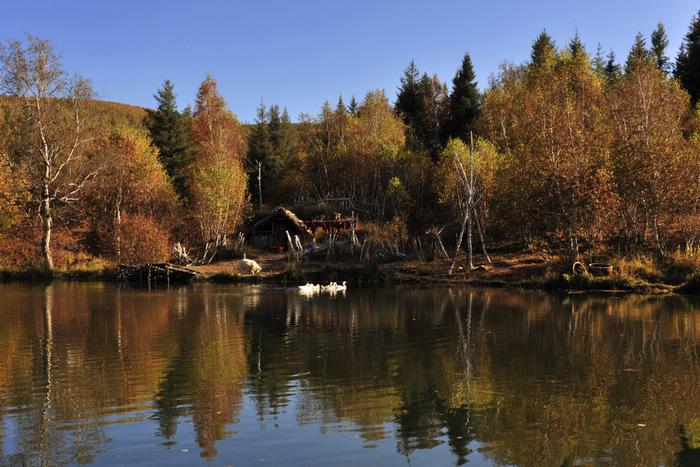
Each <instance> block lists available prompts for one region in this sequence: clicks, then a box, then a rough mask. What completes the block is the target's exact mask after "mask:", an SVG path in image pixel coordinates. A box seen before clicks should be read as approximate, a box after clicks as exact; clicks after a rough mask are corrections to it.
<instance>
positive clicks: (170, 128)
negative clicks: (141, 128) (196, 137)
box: [145, 79, 193, 196]
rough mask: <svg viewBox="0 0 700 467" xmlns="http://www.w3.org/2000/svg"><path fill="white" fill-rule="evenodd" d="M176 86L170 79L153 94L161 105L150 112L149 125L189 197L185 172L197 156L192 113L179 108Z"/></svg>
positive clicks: (165, 163)
mask: <svg viewBox="0 0 700 467" xmlns="http://www.w3.org/2000/svg"><path fill="white" fill-rule="evenodd" d="M173 88H174V86H173V84H172V83H171V82H170V80H167V79H166V80H165V82H164V83H163V88H162V89H158V92H157V93H156V94H154V95H153V97H154V98H155V100H156V102H157V103H158V107H157V109H156V110H148V111H147V115H146V119H145V125H146V128H147V129H148V132H149V134H150V136H151V139H152V140H153V144H154V146H155V147H157V148H158V150H159V152H160V161H161V163H162V164H163V167H165V170H166V171H167V173H168V176H170V178H171V180H172V181H173V185H174V186H175V188H176V190H177V192H178V193H179V194H180V195H181V196H183V195H184V196H186V192H185V191H186V188H185V177H186V176H185V172H186V170H187V165H188V164H189V163H190V162H191V160H192V157H193V146H192V142H191V141H190V136H189V125H190V119H191V115H190V111H189V109H187V110H186V111H185V112H183V113H180V112H179V111H178V110H177V94H175V93H174V92H173Z"/></svg>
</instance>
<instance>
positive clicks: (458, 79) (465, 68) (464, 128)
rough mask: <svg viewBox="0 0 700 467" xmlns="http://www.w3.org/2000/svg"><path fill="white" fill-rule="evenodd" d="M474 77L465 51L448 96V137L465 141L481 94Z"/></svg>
mask: <svg viewBox="0 0 700 467" xmlns="http://www.w3.org/2000/svg"><path fill="white" fill-rule="evenodd" d="M475 78H476V75H475V74H474V68H473V67H472V60H471V57H470V56H469V54H468V53H466V54H464V58H463V59H462V67H461V68H460V69H459V70H457V73H456V74H455V77H454V78H453V79H452V92H451V93H450V97H449V113H450V118H449V121H448V123H447V134H448V136H449V137H452V138H461V139H462V141H466V140H467V139H468V138H467V135H468V134H469V130H470V128H471V124H472V122H473V121H474V119H475V118H476V117H477V116H478V115H479V108H480V105H481V96H480V94H479V90H478V88H477V83H476V81H475Z"/></svg>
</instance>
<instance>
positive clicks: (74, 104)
mask: <svg viewBox="0 0 700 467" xmlns="http://www.w3.org/2000/svg"><path fill="white" fill-rule="evenodd" d="M0 92H2V93H4V94H7V95H10V96H16V97H18V98H20V99H19V102H20V103H19V105H18V107H17V108H15V109H14V111H13V112H11V114H10V117H9V125H10V135H11V140H10V144H9V145H10V148H9V150H8V151H7V152H3V153H2V159H1V160H2V162H3V163H4V164H6V165H7V166H8V167H9V168H10V169H11V170H12V171H13V172H14V173H15V175H16V177H18V178H19V179H20V180H21V181H22V184H23V185H24V188H25V190H26V191H27V192H28V194H30V196H31V198H32V201H33V202H35V203H36V205H37V207H38V213H39V217H40V219H41V222H42V228H43V229H42V230H43V235H42V240H41V247H42V254H43V257H44V265H45V267H46V269H48V270H51V269H53V267H54V262H53V256H52V253H51V232H52V228H53V218H54V213H53V209H54V203H71V202H73V201H75V200H77V198H78V196H79V194H80V193H81V191H82V190H83V188H84V187H85V185H86V183H87V182H88V181H89V180H91V179H92V178H93V177H94V176H95V175H96V171H95V170H92V169H90V168H89V164H86V162H88V161H87V158H86V157H85V156H86V153H85V151H84V149H85V147H86V145H87V143H88V142H89V141H90V140H91V139H92V131H91V130H92V129H91V123H92V122H93V121H94V120H95V119H94V118H93V117H94V115H95V113H94V111H92V109H91V104H92V99H93V98H94V96H95V93H94V91H93V89H92V85H91V84H90V82H89V81H88V80H86V79H85V78H83V77H81V76H79V75H69V74H68V73H67V72H66V71H65V70H64V69H63V64H62V63H61V56H60V54H57V53H56V52H54V49H53V45H52V44H51V42H49V41H48V40H46V39H40V38H37V37H34V36H31V35H27V36H26V40H25V41H24V42H23V41H21V40H18V39H11V40H8V41H7V42H6V43H5V44H1V45H0Z"/></svg>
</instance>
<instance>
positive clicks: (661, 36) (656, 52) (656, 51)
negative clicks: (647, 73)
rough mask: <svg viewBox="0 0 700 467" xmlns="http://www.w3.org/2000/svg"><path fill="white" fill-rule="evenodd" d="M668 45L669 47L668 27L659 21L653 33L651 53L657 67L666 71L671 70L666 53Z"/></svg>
mask: <svg viewBox="0 0 700 467" xmlns="http://www.w3.org/2000/svg"><path fill="white" fill-rule="evenodd" d="M666 47H668V36H667V35H666V28H664V24H663V23H659V24H658V25H657V26H656V29H654V32H652V33H651V55H652V58H653V59H654V61H655V62H656V67H657V68H658V69H659V70H661V71H663V72H664V73H668V71H669V63H668V57H667V56H666V55H665V53H666Z"/></svg>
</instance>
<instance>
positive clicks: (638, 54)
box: [625, 32, 651, 73]
mask: <svg viewBox="0 0 700 467" xmlns="http://www.w3.org/2000/svg"><path fill="white" fill-rule="evenodd" d="M650 59H651V52H650V51H649V49H647V41H646V39H644V34H642V33H641V32H639V33H637V36H636V37H635V38H634V45H633V46H632V49H631V50H630V53H629V54H628V55H627V62H625V73H629V72H630V71H631V70H632V67H633V66H634V65H635V63H636V62H638V61H640V60H650Z"/></svg>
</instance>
